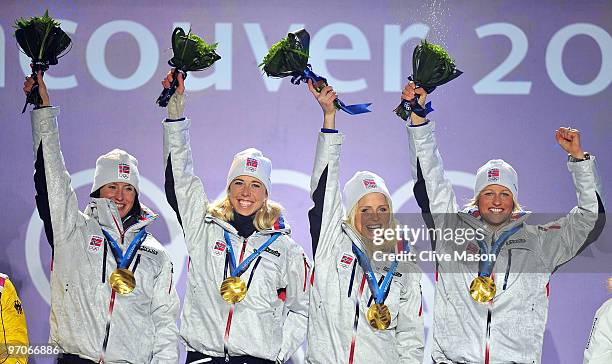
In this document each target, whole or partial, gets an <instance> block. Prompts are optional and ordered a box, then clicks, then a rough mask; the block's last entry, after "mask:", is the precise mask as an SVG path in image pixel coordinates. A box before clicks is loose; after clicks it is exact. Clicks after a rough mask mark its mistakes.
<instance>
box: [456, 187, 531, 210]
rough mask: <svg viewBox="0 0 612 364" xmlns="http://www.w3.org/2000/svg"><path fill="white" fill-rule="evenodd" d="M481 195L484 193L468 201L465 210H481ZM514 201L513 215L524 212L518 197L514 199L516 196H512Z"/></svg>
mask: <svg viewBox="0 0 612 364" xmlns="http://www.w3.org/2000/svg"><path fill="white" fill-rule="evenodd" d="M483 190H484V189H483ZM481 193H482V191H480V192H478V196H476V197H472V199H470V200H469V201H468V203H466V204H465V205H464V206H463V207H464V208H473V207H477V208H479V207H478V199H479V198H480V194H481ZM512 201H513V202H514V207H513V208H512V212H513V213H517V212H521V211H523V206H521V204H520V203H518V201H517V200H516V197H514V195H512Z"/></svg>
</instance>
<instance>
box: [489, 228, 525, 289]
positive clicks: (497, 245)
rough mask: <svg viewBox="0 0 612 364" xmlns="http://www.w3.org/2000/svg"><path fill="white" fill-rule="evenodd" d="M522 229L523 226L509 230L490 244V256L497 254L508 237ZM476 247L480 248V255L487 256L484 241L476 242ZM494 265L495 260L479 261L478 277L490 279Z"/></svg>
mask: <svg viewBox="0 0 612 364" xmlns="http://www.w3.org/2000/svg"><path fill="white" fill-rule="evenodd" d="M522 227H523V224H520V225H517V226H515V227H513V228H512V229H510V230H507V231H505V232H503V233H502V234H501V235H500V236H499V238H497V240H496V241H494V242H493V244H491V254H495V256H496V257H497V254H499V251H500V250H501V248H502V246H503V245H504V243H505V242H506V240H508V238H509V237H510V236H512V235H513V234H514V233H516V232H517V231H519V230H520V229H521V228H522ZM478 246H479V247H480V254H489V251H488V249H487V244H485V242H484V241H482V240H478ZM494 265H495V260H488V259H487V260H481V261H480V265H479V267H478V276H479V277H490V276H491V272H493V266H494Z"/></svg>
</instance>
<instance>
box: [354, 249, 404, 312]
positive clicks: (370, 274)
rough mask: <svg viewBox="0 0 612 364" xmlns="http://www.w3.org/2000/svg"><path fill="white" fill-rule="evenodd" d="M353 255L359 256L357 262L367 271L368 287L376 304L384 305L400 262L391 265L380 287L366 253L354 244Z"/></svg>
mask: <svg viewBox="0 0 612 364" xmlns="http://www.w3.org/2000/svg"><path fill="white" fill-rule="evenodd" d="M353 253H355V255H356V256H357V261H358V262H359V264H360V265H361V267H362V268H363V270H364V271H365V275H366V279H367V280H368V285H369V286H370V290H371V291H372V295H373V296H374V302H375V303H378V304H380V303H383V302H384V301H385V298H387V294H388V293H389V288H390V286H391V280H392V279H393V275H394V274H395V271H396V270H397V265H398V261H397V260H396V261H394V262H393V263H392V264H391V268H390V269H389V272H387V275H386V276H385V279H383V281H382V283H381V284H380V286H379V285H378V281H377V280H376V275H375V274H374V271H373V270H372V265H371V264H370V260H369V259H368V257H367V256H366V255H365V253H364V252H363V251H361V249H359V248H358V247H357V245H355V244H354V243H353Z"/></svg>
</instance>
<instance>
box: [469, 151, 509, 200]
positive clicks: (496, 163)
mask: <svg viewBox="0 0 612 364" xmlns="http://www.w3.org/2000/svg"><path fill="white" fill-rule="evenodd" d="M489 185H500V186H504V187H506V188H507V189H509V190H510V192H512V196H513V197H514V200H515V201H516V200H517V198H518V175H517V174H516V171H515V170H514V168H512V166H511V165H509V164H508V163H506V162H505V161H503V160H502V159H491V160H490V161H488V162H487V163H485V164H484V166H482V167H480V168H478V172H476V185H475V186H474V198H478V194H480V191H482V190H483V189H484V188H485V187H487V186H489Z"/></svg>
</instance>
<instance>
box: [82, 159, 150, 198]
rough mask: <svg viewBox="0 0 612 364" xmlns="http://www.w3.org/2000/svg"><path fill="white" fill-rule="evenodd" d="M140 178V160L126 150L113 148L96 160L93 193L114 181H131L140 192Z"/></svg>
mask: <svg viewBox="0 0 612 364" xmlns="http://www.w3.org/2000/svg"><path fill="white" fill-rule="evenodd" d="M139 180H140V174H139V173H138V160H137V159H136V158H134V157H133V156H131V155H130V154H128V153H127V152H126V151H124V150H121V149H113V150H111V151H110V152H108V153H106V154H104V155H101V156H100V157H98V160H96V173H95V175H94V182H93V186H91V193H94V192H96V191H97V190H98V189H99V188H100V187H102V186H104V185H105V184H107V183H112V182H124V183H129V184H131V185H132V186H134V188H135V189H136V193H138V192H139V190H138V182H139Z"/></svg>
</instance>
